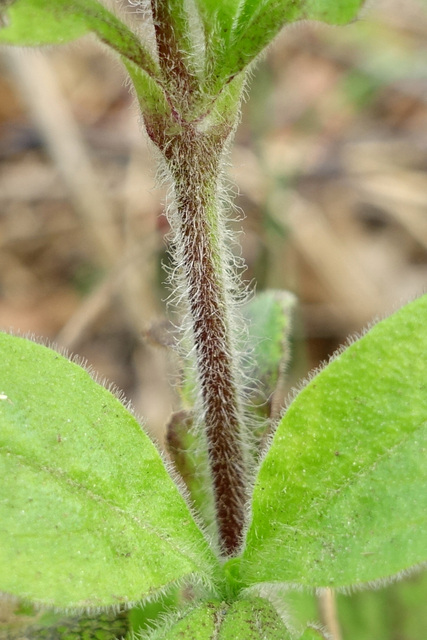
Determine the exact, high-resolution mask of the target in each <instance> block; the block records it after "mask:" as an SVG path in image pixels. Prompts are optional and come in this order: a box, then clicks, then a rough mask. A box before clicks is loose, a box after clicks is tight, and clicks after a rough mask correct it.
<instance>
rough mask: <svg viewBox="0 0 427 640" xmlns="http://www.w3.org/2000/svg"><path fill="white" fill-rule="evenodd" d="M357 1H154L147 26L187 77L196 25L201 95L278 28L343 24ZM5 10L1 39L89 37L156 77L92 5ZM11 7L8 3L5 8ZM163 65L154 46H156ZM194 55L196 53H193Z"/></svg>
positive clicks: (128, 38)
mask: <svg viewBox="0 0 427 640" xmlns="http://www.w3.org/2000/svg"><path fill="white" fill-rule="evenodd" d="M362 4H363V0H333V1H332V0H297V1H296V2H295V1H294V0H196V2H195V5H196V9H197V16H194V15H191V13H190V14H189V13H188V10H189V9H188V4H187V3H186V2H184V1H183V0H167V1H164V0H162V2H158V1H155V2H153V8H154V9H153V10H154V12H155V14H156V15H155V16H154V22H155V24H156V22H157V21H158V20H163V19H164V20H166V21H167V22H168V23H169V24H168V31H169V32H170V40H171V39H172V40H173V48H174V56H175V57H177V56H178V57H180V56H182V55H183V54H185V55H184V61H185V60H186V63H187V66H188V71H189V73H190V74H194V73H195V70H194V58H195V57H196V51H198V50H199V49H200V43H199V44H198V43H197V42H196V41H195V39H194V36H193V31H194V24H195V21H196V22H197V21H198V22H200V23H201V27H202V31H203V38H204V43H203V46H202V49H203V50H204V51H205V63H204V71H203V75H204V81H203V83H202V84H203V86H204V90H207V91H209V92H210V94H211V95H217V94H218V93H219V92H220V91H222V89H223V88H224V86H225V85H226V84H227V83H228V82H229V81H230V80H231V79H232V78H234V77H235V76H236V75H238V74H239V73H241V72H242V71H244V70H245V69H246V67H247V66H248V65H250V64H251V63H252V62H253V61H254V60H255V58H256V57H257V56H258V55H259V54H260V53H261V51H262V50H263V49H264V48H265V47H266V46H267V45H268V44H269V43H270V42H271V41H272V40H273V39H274V38H275V36H276V35H277V34H278V33H279V31H280V30H281V29H282V27H284V26H286V25H287V24H290V23H292V22H295V21H298V20H321V21H323V22H327V23H329V24H345V23H347V22H349V21H351V20H353V19H354V18H355V17H356V16H357V13H358V11H359V9H360V7H361V5H362ZM2 5H4V6H3V9H4V11H7V19H5V18H3V20H4V22H5V23H6V26H5V27H4V28H3V29H1V30H0V42H4V43H7V44H18V45H27V46H28V45H29V46H40V45H45V44H60V43H63V42H68V41H71V40H74V39H76V38H79V37H81V36H83V35H85V34H86V33H90V32H92V33H95V34H96V35H97V36H98V37H99V38H100V40H101V41H103V42H105V43H106V44H108V45H109V46H110V47H112V48H113V49H114V50H115V51H116V52H117V53H119V54H120V55H121V56H123V57H124V58H125V59H127V60H130V61H131V62H133V63H135V64H136V65H137V66H138V67H139V68H141V69H143V70H144V71H145V72H146V73H148V75H150V76H152V77H156V78H158V79H159V78H160V67H159V66H158V64H157V63H156V62H155V60H154V58H153V56H152V55H151V53H150V51H149V49H148V48H147V47H145V46H144V45H143V44H142V43H141V42H140V39H139V38H138V37H137V35H136V34H134V33H133V32H132V31H131V30H130V29H129V28H128V27H126V25H125V24H124V23H123V22H121V21H120V20H119V19H118V18H117V17H116V16H114V14H112V13H111V12H109V11H107V9H106V8H105V7H104V6H103V5H102V4H101V3H100V2H99V1H98V0H12V2H10V0H6V1H5V0H2V1H1V2H0V13H1V11H2ZM9 5H10V6H9ZM158 44H159V47H160V50H159V61H160V65H161V64H162V52H161V46H162V45H161V43H158ZM198 57H200V54H198Z"/></svg>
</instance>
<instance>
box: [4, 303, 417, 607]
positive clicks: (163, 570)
mask: <svg viewBox="0 0 427 640" xmlns="http://www.w3.org/2000/svg"><path fill="white" fill-rule="evenodd" d="M426 314H427V296H424V297H423V298H420V299H419V300H417V301H415V302H413V303H411V304H410V305H408V306H407V307H404V308H403V309H402V310H401V311H399V312H398V313H396V314H395V315H393V316H391V317H390V318H388V319H387V320H384V321H383V322H380V323H379V324H378V325H376V326H375V327H374V328H373V329H371V331H370V332H369V333H368V334H366V335H365V336H364V337H363V338H362V339H361V340H359V341H358V342H355V343H354V344H352V345H351V346H350V347H348V349H347V350H345V351H343V352H342V353H341V354H339V355H338V356H337V357H336V358H335V359H334V360H333V361H332V362H331V363H330V364H329V365H328V366H327V367H326V368H325V369H324V370H323V371H322V372H321V373H319V374H318V375H317V376H316V377H314V378H313V379H312V380H311V381H310V382H309V384H308V385H307V386H306V387H305V389H304V390H303V391H301V393H300V394H299V395H298V396H297V397H296V399H295V400H294V401H293V403H292V404H291V405H290V407H289V409H288V411H287V413H286V414H285V417H284V418H283V420H282V421H281V423H280V425H279V427H278V429H277V432H276V434H275V436H274V439H273V441H272V444H271V447H270V449H269V451H268V453H267V455H266V457H265V459H264V460H263V462H262V464H261V466H260V469H259V473H258V476H257V479H256V482H255V487H254V492H253V496H252V505H251V509H252V518H251V523H250V526H249V529H248V532H247V535H246V540H245V543H244V548H243V552H242V555H241V558H240V559H236V560H235V561H234V562H235V569H234V577H235V578H236V580H237V582H238V583H239V584H240V585H241V587H240V588H243V587H248V586H252V585H257V584H260V583H264V582H268V583H271V582H273V583H277V584H283V583H285V584H291V585H304V586H308V587H325V586H337V587H347V586H351V585H359V584H362V583H366V582H370V581H378V580H385V579H387V578H388V577H389V576H391V575H393V574H396V573H398V572H400V571H404V570H407V569H408V568H410V567H412V566H414V565H416V564H419V563H421V562H425V561H426V560H427V536H426V530H427V464H426V462H427V393H426V390H427V376H426V374H427V359H426V356H425V354H426V353H427V332H426V331H425V317H426ZM0 361H1V362H2V368H1V373H0V398H1V399H0V464H1V468H2V484H1V488H0V566H2V567H7V568H8V569H7V571H2V575H1V584H0V589H1V590H3V591H5V592H9V593H12V594H16V595H19V596H21V597H22V596H25V597H27V598H29V599H31V600H34V601H37V602H40V603H44V604H47V605H49V604H51V605H54V606H57V607H63V608H68V607H89V608H90V607H100V606H102V607H106V606H112V605H116V604H120V603H127V604H130V603H133V602H137V601H141V600H143V599H144V598H147V597H149V596H151V595H155V594H158V593H161V592H164V591H165V590H166V589H168V588H169V587H170V586H171V585H173V584H177V583H180V582H182V581H183V580H185V581H193V582H195V581H196V582H202V583H204V584H206V585H211V587H212V588H213V589H214V590H215V589H220V590H219V591H218V593H221V592H222V587H221V586H220V585H221V583H223V582H224V580H225V582H227V578H226V575H225V574H224V573H223V570H222V569H221V567H220V564H219V561H218V560H217V558H216V556H215V554H214V553H213V551H212V549H211V547H210V544H209V542H208V540H207V539H206V538H205V536H204V535H203V533H202V532H201V531H200V529H199V528H198V526H197V524H196V523H195V521H194V518H193V515H192V514H191V512H190V510H189V509H188V507H187V505H186V502H185V500H184V499H183V497H182V496H181V495H180V493H179V491H178V489H177V487H176V486H175V484H174V482H173V481H172V479H171V478H170V476H169V475H168V473H167V471H166V469H165V466H164V464H163V462H162V460H161V458H160V455H159V453H158V452H157V449H156V448H155V446H154V445H153V443H152V442H151V441H150V440H149V438H148V437H147V436H146V435H145V433H144V432H143V430H142V429H141V428H140V426H139V424H138V423H137V422H136V420H135V418H134V417H133V416H132V415H131V414H130V413H129V411H128V410H127V409H126V408H125V407H123V405H122V404H121V403H120V402H119V400H118V399H117V398H116V397H115V396H113V395H112V394H111V393H110V392H109V391H107V390H106V389H104V388H103V387H101V386H100V385H98V384H97V383H96V382H94V381H93V379H92V378H91V377H90V375H89V374H88V373H87V372H86V371H84V370H83V369H81V368H80V367H79V366H78V365H77V364H74V363H72V362H70V361H68V360H67V359H66V358H64V357H62V356H60V355H59V354H57V353H56V352H54V351H52V350H50V349H48V348H46V347H44V346H41V345H37V344H35V343H33V342H30V341H28V340H25V339H23V338H18V337H13V336H10V335H7V334H1V338H0ZM215 585H216V586H215Z"/></svg>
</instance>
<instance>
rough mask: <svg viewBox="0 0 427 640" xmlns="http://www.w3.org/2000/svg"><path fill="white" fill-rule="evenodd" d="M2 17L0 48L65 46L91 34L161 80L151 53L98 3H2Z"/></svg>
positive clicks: (20, 0) (95, 0)
mask: <svg viewBox="0 0 427 640" xmlns="http://www.w3.org/2000/svg"><path fill="white" fill-rule="evenodd" d="M0 17H2V23H0V44H13V45H19V46H32V47H38V46H41V45H47V44H63V43H64V42H69V41H71V40H75V39H76V38H80V37H81V36H84V35H85V34H87V33H91V32H92V33H94V34H96V35H97V36H98V38H99V39H100V40H101V41H102V42H104V43H105V44H107V45H109V46H110V47H111V48H112V49H114V50H115V51H116V52H117V53H119V54H120V55H122V56H124V57H125V58H126V59H128V60H130V61H132V62H133V63H134V64H136V65H137V66H138V67H141V68H142V69H144V70H145V71H146V73H148V74H149V75H150V76H152V77H155V78H158V77H159V73H160V72H159V69H158V66H157V64H156V62H155V61H154V59H153V58H152V56H151V54H150V52H149V51H148V49H146V48H145V47H144V46H143V44H142V43H141V42H140V40H139V38H138V37H137V36H136V35H135V34H134V33H133V32H132V31H130V29H129V28H128V27H127V26H126V25H125V24H124V23H123V22H121V20H119V19H118V18H117V17H116V16H115V15H114V14H112V13H111V12H110V11H108V10H107V9H106V8H105V7H104V6H103V5H102V4H101V3H100V2H98V0H6V1H5V0H0ZM1 24H3V25H4V26H3V27H1Z"/></svg>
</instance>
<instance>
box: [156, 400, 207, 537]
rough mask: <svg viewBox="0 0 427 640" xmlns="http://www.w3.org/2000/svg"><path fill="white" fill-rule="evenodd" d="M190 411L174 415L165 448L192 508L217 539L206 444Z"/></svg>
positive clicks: (167, 430)
mask: <svg viewBox="0 0 427 640" xmlns="http://www.w3.org/2000/svg"><path fill="white" fill-rule="evenodd" d="M193 420H194V416H193V413H192V412H191V411H186V410H182V411H177V412H175V413H173V414H172V416H171V418H170V420H169V422H168V424H167V426H166V447H167V450H168V453H169V454H170V456H171V458H172V460H173V462H174V465H175V468H176V469H177V471H178V472H179V474H180V475H181V477H182V479H183V480H184V482H185V485H186V487H187V489H188V492H189V494H190V497H191V501H192V505H193V506H194V508H195V510H196V512H197V513H198V515H199V516H200V517H201V519H202V521H203V523H204V525H205V527H206V528H207V530H208V531H209V532H211V533H212V534H213V535H215V536H216V535H217V529H216V520H215V507H214V499H213V493H212V480H211V476H210V472H209V462H208V453H207V447H206V441H205V438H204V436H203V433H201V432H200V431H199V430H197V431H196V427H195V425H194V424H193Z"/></svg>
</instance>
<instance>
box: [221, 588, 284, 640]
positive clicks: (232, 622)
mask: <svg viewBox="0 0 427 640" xmlns="http://www.w3.org/2000/svg"><path fill="white" fill-rule="evenodd" d="M260 638H268V640H290V639H291V636H290V634H289V632H288V631H287V629H286V627H285V625H284V623H283V621H282V619H281V618H280V616H279V614H278V613H277V611H276V610H275V609H274V607H273V605H272V604H271V603H270V602H268V600H265V599H264V598H254V599H252V600H238V601H237V602H234V603H233V604H232V605H231V606H230V609H229V610H228V612H227V615H226V616H225V619H224V622H223V623H222V626H221V631H220V634H219V637H218V640H260Z"/></svg>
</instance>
